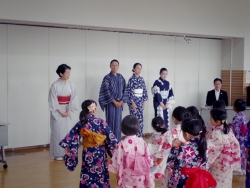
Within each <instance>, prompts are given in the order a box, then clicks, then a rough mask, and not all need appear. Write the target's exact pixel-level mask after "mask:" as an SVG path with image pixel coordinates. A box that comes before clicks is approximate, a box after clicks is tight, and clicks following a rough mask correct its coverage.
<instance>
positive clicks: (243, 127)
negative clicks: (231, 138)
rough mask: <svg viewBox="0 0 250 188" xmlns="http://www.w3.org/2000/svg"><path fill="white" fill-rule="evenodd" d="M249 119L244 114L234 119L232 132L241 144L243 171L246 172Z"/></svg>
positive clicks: (241, 113)
mask: <svg viewBox="0 0 250 188" xmlns="http://www.w3.org/2000/svg"><path fill="white" fill-rule="evenodd" d="M247 123H248V119H247V117H246V116H245V114H244V113H243V112H239V113H237V114H236V116H234V117H233V122H232V130H233V133H234V135H235V137H236V139H237V140H238V141H239V144H240V157H241V170H246V163H245V160H246V141H247V132H248V131H247Z"/></svg>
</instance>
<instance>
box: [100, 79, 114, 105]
mask: <svg viewBox="0 0 250 188" xmlns="http://www.w3.org/2000/svg"><path fill="white" fill-rule="evenodd" d="M109 87H110V80H109V78H108V76H105V77H104V78H103V81H102V85H101V88H100V92H99V103H100V106H101V109H102V110H104V107H105V106H106V105H107V104H109V103H111V102H112V101H113V100H114V98H113V96H112V94H111V92H110V89H109Z"/></svg>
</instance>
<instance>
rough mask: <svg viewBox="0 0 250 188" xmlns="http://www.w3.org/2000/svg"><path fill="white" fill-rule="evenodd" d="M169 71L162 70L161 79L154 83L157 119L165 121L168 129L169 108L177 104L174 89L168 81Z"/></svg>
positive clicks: (153, 91)
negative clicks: (158, 117) (160, 118)
mask: <svg viewBox="0 0 250 188" xmlns="http://www.w3.org/2000/svg"><path fill="white" fill-rule="evenodd" d="M167 75H168V70H167V69H166V68H161V70H160V78H159V79H158V80H156V81H155V82H154V85H153V87H152V93H153V95H154V109H155V117H157V116H160V117H162V118H163V119H164V122H165V126H166V128H168V127H169V108H170V107H171V104H174V103H175V99H174V92H173V88H172V87H171V85H170V83H169V82H168V81H167V80H166V78H167Z"/></svg>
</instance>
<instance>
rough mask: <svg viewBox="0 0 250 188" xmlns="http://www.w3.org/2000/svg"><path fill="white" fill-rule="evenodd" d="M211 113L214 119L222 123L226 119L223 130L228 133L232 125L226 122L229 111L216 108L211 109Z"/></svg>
mask: <svg viewBox="0 0 250 188" xmlns="http://www.w3.org/2000/svg"><path fill="white" fill-rule="evenodd" d="M210 115H211V117H212V118H213V119H214V121H221V123H222V121H223V120H224V123H222V124H223V132H224V134H228V133H229V131H230V127H229V126H228V124H227V123H226V119H227V112H226V111H225V110H222V109H217V108H214V109H212V110H211V111H210Z"/></svg>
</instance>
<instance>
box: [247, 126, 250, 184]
mask: <svg viewBox="0 0 250 188" xmlns="http://www.w3.org/2000/svg"><path fill="white" fill-rule="evenodd" d="M247 127H248V133H247V142H246V160H247V165H246V188H250V155H249V150H250V121H249V122H248V124H247Z"/></svg>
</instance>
